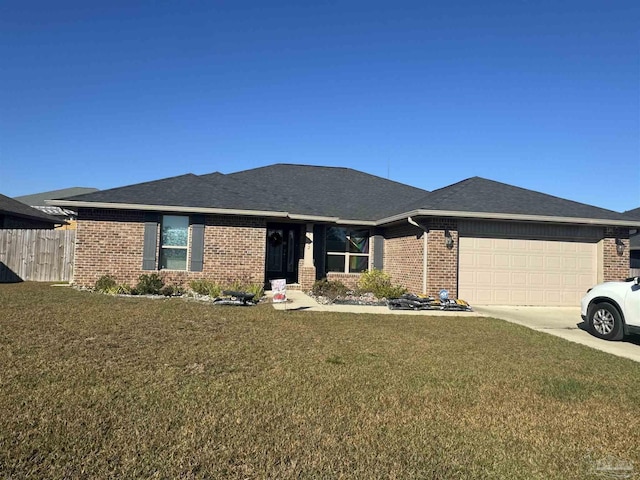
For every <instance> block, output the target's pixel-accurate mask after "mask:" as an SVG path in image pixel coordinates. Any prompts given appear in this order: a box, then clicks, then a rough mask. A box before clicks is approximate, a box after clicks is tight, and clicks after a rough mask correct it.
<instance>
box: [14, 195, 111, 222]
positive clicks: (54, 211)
mask: <svg viewBox="0 0 640 480" xmlns="http://www.w3.org/2000/svg"><path fill="white" fill-rule="evenodd" d="M96 191H98V189H97V188H87V187H71V188H63V189H61V190H51V191H49V192H42V193H34V194H32V195H22V196H20V197H14V200H18V201H19V202H22V203H24V204H25V205H29V206H30V207H32V208H35V209H36V210H40V211H41V212H42V213H46V214H47V215H51V216H53V217H55V218H58V219H60V221H59V223H60V226H59V227H57V228H61V229H75V228H76V217H77V212H76V211H75V210H70V209H68V208H62V207H54V206H52V205H47V204H46V203H45V202H46V201H47V200H53V199H55V198H65V197H71V196H74V195H82V194H85V193H92V192H96Z"/></svg>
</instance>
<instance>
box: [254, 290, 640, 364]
mask: <svg viewBox="0 0 640 480" xmlns="http://www.w3.org/2000/svg"><path fill="white" fill-rule="evenodd" d="M266 295H267V296H268V297H271V292H266ZM287 298H288V302H287V303H274V304H273V308H275V309H276V310H289V311H306V312H344V313H369V314H377V315H421V316H442V315H459V316H464V317H492V318H498V319H500V320H506V321H508V322H512V323H517V324H518V325H522V326H524V327H527V328H531V329H533V330H536V331H539V332H544V333H549V334H551V335H555V336H557V337H561V338H564V339H565V340H569V341H570V342H574V343H579V344H581V345H586V346H587V347H591V348H595V349H596V350H601V351H603V352H607V353H611V354H613V355H617V356H619V357H624V358H628V359H630V360H634V361H636V362H640V336H637V335H635V336H632V337H629V338H628V339H625V341H623V342H609V341H606V340H601V339H599V338H596V337H594V336H593V335H591V334H590V333H589V332H588V331H587V330H586V326H585V325H584V323H583V322H582V318H581V317H580V308H578V307H498V306H482V305H481V306H474V305H472V308H473V310H474V311H473V312H446V311H442V310H420V311H413V310H390V309H389V308H388V307H384V306H377V307H374V306H369V305H321V304H319V303H318V302H316V301H315V300H314V299H313V298H311V297H310V296H308V295H307V294H305V293H304V292H301V291H299V290H288V291H287Z"/></svg>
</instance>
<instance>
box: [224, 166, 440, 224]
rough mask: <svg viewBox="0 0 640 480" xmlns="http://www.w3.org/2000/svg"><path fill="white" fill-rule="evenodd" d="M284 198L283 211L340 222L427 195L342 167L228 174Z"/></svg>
mask: <svg viewBox="0 0 640 480" xmlns="http://www.w3.org/2000/svg"><path fill="white" fill-rule="evenodd" d="M227 176H228V177H231V178H233V179H234V180H238V181H241V182H243V183H247V184H250V185H254V186H255V187H256V188H261V189H264V190H267V191H269V192H277V193H278V194H281V195H286V196H287V198H288V201H289V203H288V204H287V208H286V209H285V210H286V211H289V212H295V213H299V214H305V215H318V216H327V217H340V218H342V219H358V220H377V219H380V218H383V217H385V216H388V215H391V214H394V213H399V208H400V207H401V206H402V205H403V204H407V203H409V202H411V201H415V200H417V199H419V198H421V197H423V196H424V195H426V194H427V193H428V192H427V191H426V190H422V189H420V188H415V187H411V186H409V185H405V184H403V183H398V182H394V181H392V180H387V179H385V178H381V177H377V176H375V175H370V174H368V173H364V172H360V171H358V170H353V169H351V168H342V167H318V166H310V165H292V164H282V163H281V164H276V165H270V166H267V167H260V168H254V169H251V170H244V171H241V172H237V173H231V174H228V175H227Z"/></svg>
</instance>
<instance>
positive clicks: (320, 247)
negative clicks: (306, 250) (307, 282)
mask: <svg viewBox="0 0 640 480" xmlns="http://www.w3.org/2000/svg"><path fill="white" fill-rule="evenodd" d="M326 234H327V229H326V227H325V226H324V225H314V226H313V260H314V265H315V267H316V280H320V279H322V278H324V277H326V276H327V272H326V271H325V258H324V257H325V255H326V254H327V252H326V247H325V245H326V238H325V236H326Z"/></svg>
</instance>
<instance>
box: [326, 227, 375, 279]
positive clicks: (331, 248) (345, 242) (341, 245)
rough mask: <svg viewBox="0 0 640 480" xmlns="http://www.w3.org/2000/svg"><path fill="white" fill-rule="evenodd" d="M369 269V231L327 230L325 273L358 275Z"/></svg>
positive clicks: (334, 228) (330, 228)
mask: <svg viewBox="0 0 640 480" xmlns="http://www.w3.org/2000/svg"><path fill="white" fill-rule="evenodd" d="M368 269H369V230H367V229H362V230H352V229H347V228H340V227H329V228H328V229H327V272H343V273H359V272H364V271H365V270H368Z"/></svg>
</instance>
